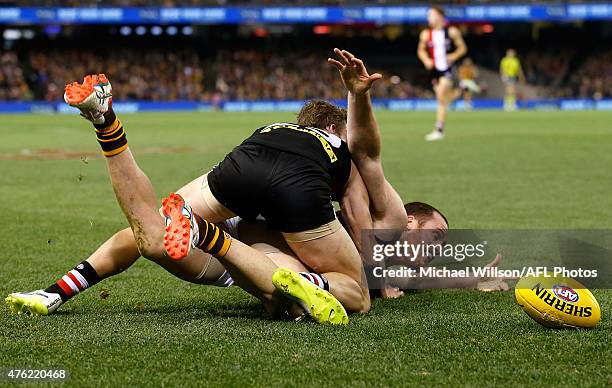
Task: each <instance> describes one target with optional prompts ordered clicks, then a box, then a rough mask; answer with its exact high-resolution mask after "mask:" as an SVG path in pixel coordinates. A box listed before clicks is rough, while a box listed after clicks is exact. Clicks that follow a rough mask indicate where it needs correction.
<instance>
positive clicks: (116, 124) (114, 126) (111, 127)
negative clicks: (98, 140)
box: [96, 119, 121, 135]
mask: <svg viewBox="0 0 612 388" xmlns="http://www.w3.org/2000/svg"><path fill="white" fill-rule="evenodd" d="M119 127H121V121H119V119H115V121H113V123H112V124H111V125H109V126H108V127H104V128H102V129H96V132H98V133H102V134H104V135H107V134H112V133H113V132H114V131H116V130H117V129H118V128H119Z"/></svg>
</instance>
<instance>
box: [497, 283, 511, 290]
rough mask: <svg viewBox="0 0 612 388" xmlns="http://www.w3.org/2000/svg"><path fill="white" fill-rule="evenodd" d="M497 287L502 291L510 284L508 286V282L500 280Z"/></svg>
mask: <svg viewBox="0 0 612 388" xmlns="http://www.w3.org/2000/svg"><path fill="white" fill-rule="evenodd" d="M499 289H500V290H502V291H508V290H509V289H510V286H508V283H506V282H501V283H500V284H499Z"/></svg>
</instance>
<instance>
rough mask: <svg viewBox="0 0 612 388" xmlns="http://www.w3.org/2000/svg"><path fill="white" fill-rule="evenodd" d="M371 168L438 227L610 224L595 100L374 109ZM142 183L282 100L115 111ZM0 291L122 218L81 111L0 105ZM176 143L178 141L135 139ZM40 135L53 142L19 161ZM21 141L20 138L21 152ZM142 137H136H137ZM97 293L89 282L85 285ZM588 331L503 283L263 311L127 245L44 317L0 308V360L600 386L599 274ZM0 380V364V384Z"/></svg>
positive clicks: (606, 155) (177, 173)
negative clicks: (307, 313) (377, 158)
mask: <svg viewBox="0 0 612 388" xmlns="http://www.w3.org/2000/svg"><path fill="white" fill-rule="evenodd" d="M378 117H379V121H380V124H381V128H382V131H383V140H384V145H383V147H384V148H383V157H384V166H385V172H386V175H387V177H388V179H389V180H390V181H391V182H392V184H394V186H395V187H396V188H397V189H398V191H399V192H400V194H401V195H402V196H403V198H404V199H405V200H406V201H408V200H424V201H427V202H430V203H432V204H433V205H435V206H436V207H439V208H441V209H443V210H444V211H445V212H446V213H447V216H448V217H449V219H450V221H451V226H452V227H454V228H521V229H526V228H562V229H566V228H608V229H609V228H612V168H611V166H612V114H610V113H602V112H580V113H576V112H518V113H514V114H505V113H501V112H486V113H453V114H452V116H451V119H450V125H449V128H448V138H447V139H446V140H445V141H443V142H440V143H434V144H430V143H425V142H424V141H423V135H424V134H425V133H426V132H427V131H428V130H429V129H430V127H431V119H432V113H406V112H396V113H393V112H379V113H378ZM122 119H123V122H124V124H125V126H126V129H127V133H128V138H129V141H130V144H131V146H132V148H133V150H134V152H135V155H136V157H137V159H138V161H139V163H140V165H141V167H142V168H143V169H144V170H145V171H146V172H147V174H149V176H150V178H151V180H152V182H153V184H154V186H155V188H156V191H157V193H158V195H159V196H160V197H161V195H163V194H167V193H168V192H170V191H172V190H175V189H176V188H178V187H180V186H181V185H182V184H184V183H186V182H187V181H189V180H190V179H192V178H194V177H196V176H197V175H199V174H200V173H202V172H204V171H205V170H207V169H208V168H210V167H211V166H212V165H214V164H215V163H216V162H217V161H219V160H220V159H221V158H222V157H223V156H224V154H225V153H227V152H228V151H229V150H230V149H231V148H232V146H234V145H236V144H237V143H238V142H239V141H240V140H241V139H243V138H244V137H246V136H247V135H248V134H250V133H251V131H253V130H254V128H256V127H257V126H259V125H260V124H267V123H269V122H271V121H281V120H291V115H289V114H270V113H256V114H253V113H249V114H225V113H189V114H186V113H185V114H140V115H123V116H122ZM0 120H1V124H0V140H1V141H0V171H1V172H2V173H1V174H0V198H2V200H1V201H0V214H1V217H2V218H1V219H2V232H1V233H2V234H1V236H2V237H0V243H1V245H0V246H1V247H2V249H1V251H0V294H1V295H7V294H8V293H10V292H13V291H24V290H31V289H34V288H40V287H46V286H48V285H49V284H50V283H52V282H53V281H55V280H56V279H57V278H58V277H59V276H61V275H62V274H64V273H65V272H66V271H67V270H68V269H70V268H72V266H74V264H75V263H77V262H79V261H80V260H82V259H84V258H86V257H87V255H88V254H89V253H91V252H92V251H93V250H94V249H95V248H96V247H97V246H98V245H99V244H100V243H101V242H103V241H104V240H105V239H106V238H107V237H109V236H110V235H111V234H112V233H113V232H115V231H117V230H118V229H119V228H123V227H125V226H126V225H127V224H126V222H125V221H124V219H123V217H122V214H121V212H120V211H119V208H118V206H117V204H116V202H115V199H114V196H113V192H112V189H111V187H110V185H109V182H108V177H107V175H106V170H105V164H104V160H103V159H101V158H95V157H89V158H88V159H87V160H85V161H82V160H80V158H79V156H78V155H80V154H88V153H91V152H96V151H97V144H96V142H95V140H94V136H93V134H92V133H91V130H90V129H89V127H88V125H87V124H86V122H84V121H83V120H80V119H78V118H76V117H67V116H44V115H41V116H33V115H30V116H1V117H0ZM168 146H172V147H189V149H190V150H189V151H186V152H181V153H158V152H152V148H153V147H168ZM41 149H63V150H65V151H74V152H75V153H74V155H76V156H73V157H72V158H69V159H52V158H43V159H40V160H28V159H27V158H24V157H23V154H24V153H26V154H27V153H28V152H30V154H31V153H33V152H34V153H35V152H37V150H41ZM24 150H30V151H24ZM153 151H154V150H153ZM102 289H105V290H107V291H108V293H109V294H110V296H109V297H108V298H107V299H102V298H101V297H100V296H99V293H100V290H102ZM594 294H595V295H596V297H597V298H598V300H599V302H600V304H601V306H602V311H603V320H602V322H601V324H600V326H599V327H598V328H597V329H595V330H590V331H554V330H548V329H545V328H544V327H541V326H539V325H538V324H536V323H535V322H533V321H531V320H530V319H529V318H528V317H527V315H526V314H524V313H523V312H522V311H521V310H520V308H519V307H518V306H516V305H515V304H514V301H513V295H512V293H479V292H476V291H468V290H462V291H456V290H449V291H440V290H432V291H424V292H419V293H414V294H409V295H407V296H406V297H404V298H403V299H401V300H376V301H375V302H374V304H373V309H372V311H371V313H369V314H367V315H364V316H352V317H351V323H350V325H349V326H348V327H344V328H333V327H325V326H319V325H315V324H312V323H305V322H302V323H299V324H296V323H287V322H277V321H273V320H270V319H267V318H266V317H265V316H264V315H263V313H262V308H261V307H260V305H259V303H258V302H257V301H256V300H255V299H253V298H252V297H250V296H248V295H247V294H246V293H244V292H242V291H241V290H239V289H229V290H225V289H217V288H212V287H203V286H195V285H191V284H188V283H184V282H182V281H180V280H178V279H176V278H174V277H172V276H171V275H169V274H168V273H166V272H165V271H164V270H162V269H161V268H159V267H157V266H156V265H155V264H153V263H151V262H148V261H146V260H144V259H143V260H139V261H138V262H137V263H136V265H134V266H133V267H132V268H130V269H129V270H128V271H127V272H126V273H124V274H121V275H119V276H116V277H114V278H111V279H108V280H106V281H104V282H102V283H101V284H99V285H97V286H96V287H94V288H93V289H91V290H89V291H87V292H85V293H83V294H82V295H79V296H78V297H77V298H75V299H74V300H73V301H71V302H70V303H69V304H67V305H65V306H63V307H62V308H61V309H60V313H59V314H56V315H53V316H50V317H38V318H29V317H24V316H18V317H13V316H10V315H8V312H7V310H6V309H3V310H2V311H0V368H3V367H21V368H35V367H55V368H68V369H69V370H70V373H71V378H70V380H69V381H68V384H69V385H72V386H93V385H97V386H118V385H121V386H125V385H128V384H134V385H138V386H161V385H179V384H181V385H189V386H193V385H204V386H240V385H242V386H244V385H249V386H250V385H256V386H275V385H285V386H296V385H315V386H316V385H322V386H331V385H347V386H422V385H427V386H439V385H453V386H457V385H465V386H497V385H512V386H517V385H522V386H604V385H610V384H612V350H611V349H612V335H611V329H612V323H611V321H610V318H609V317H610V316H611V315H612V307H611V306H612V291H609V290H594ZM4 383H5V382H2V381H0V385H2V384H4Z"/></svg>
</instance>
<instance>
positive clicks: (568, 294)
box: [552, 284, 580, 303]
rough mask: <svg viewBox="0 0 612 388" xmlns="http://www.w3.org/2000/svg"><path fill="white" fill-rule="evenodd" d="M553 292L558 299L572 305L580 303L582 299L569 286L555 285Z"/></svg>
mask: <svg viewBox="0 0 612 388" xmlns="http://www.w3.org/2000/svg"><path fill="white" fill-rule="evenodd" d="M552 291H553V292H554V293H555V295H556V296H557V298H559V299H561V300H564V301H566V302H570V303H576V302H578V299H580V295H578V293H577V292H576V291H574V289H573V288H571V287H569V286H564V285H562V284H555V285H554V286H553V288H552Z"/></svg>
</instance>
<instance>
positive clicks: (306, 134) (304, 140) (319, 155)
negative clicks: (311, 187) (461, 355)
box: [242, 123, 351, 201]
mask: <svg viewBox="0 0 612 388" xmlns="http://www.w3.org/2000/svg"><path fill="white" fill-rule="evenodd" d="M242 144H245V145H246V144H259V145H263V146H266V147H270V148H274V149H277V150H280V151H285V152H290V153H294V154H297V155H301V156H303V157H305V158H308V159H311V160H313V161H315V162H317V163H318V164H319V165H321V167H322V168H323V169H324V170H325V171H327V172H329V174H330V177H331V189H332V200H334V201H338V200H340V198H341V197H342V192H343V189H344V186H346V183H347V182H348V178H349V176H350V174H351V153H350V152H349V149H348V144H347V143H346V142H345V141H344V140H342V139H340V138H339V137H338V136H336V135H334V134H331V133H328V132H326V131H324V130H321V129H318V128H313V127H306V126H303V125H298V124H293V123H274V124H270V125H267V126H265V127H261V128H258V129H257V130H256V131H255V132H254V133H253V134H252V135H251V136H250V137H249V138H247V139H246V140H244V141H243V142H242Z"/></svg>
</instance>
